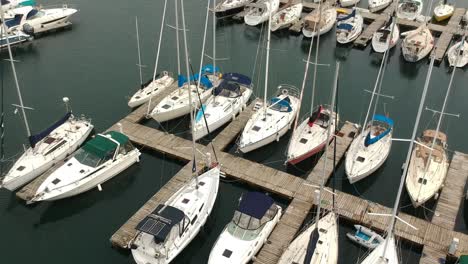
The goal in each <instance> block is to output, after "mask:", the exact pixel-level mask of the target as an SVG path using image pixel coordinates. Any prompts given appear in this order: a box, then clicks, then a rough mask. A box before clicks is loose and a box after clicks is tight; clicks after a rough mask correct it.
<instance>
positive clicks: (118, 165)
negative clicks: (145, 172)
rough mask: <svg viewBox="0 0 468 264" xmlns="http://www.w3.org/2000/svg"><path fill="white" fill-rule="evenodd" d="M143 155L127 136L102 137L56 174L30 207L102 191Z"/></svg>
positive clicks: (47, 180) (98, 137)
mask: <svg viewBox="0 0 468 264" xmlns="http://www.w3.org/2000/svg"><path fill="white" fill-rule="evenodd" d="M140 155H141V153H140V151H139V150H138V149H137V148H135V147H133V145H132V144H131V143H130V140H129V139H128V137H127V136H126V135H125V134H123V133H119V132H117V131H109V132H106V133H104V134H98V135H97V136H96V137H94V138H93V139H91V140H90V141H88V142H86V144H84V146H83V147H81V148H80V149H78V150H77V151H76V152H75V153H73V154H72V156H71V157H70V158H67V159H66V160H65V163H64V164H63V165H62V166H60V167H59V168H57V169H56V170H55V171H54V172H52V173H51V174H50V175H49V176H48V177H47V178H46V179H45V180H44V182H43V183H42V184H41V185H40V186H39V188H37V191H36V193H35V195H34V197H33V198H31V200H29V201H28V203H35V202H40V201H54V200H59V199H63V198H68V197H71V196H75V195H78V194H80V193H83V192H86V191H89V190H91V189H93V188H95V187H98V188H100V185H101V184H102V183H104V182H106V181H108V180H110V179H112V178H113V177H115V176H116V175H117V174H119V173H121V172H122V171H124V170H125V169H127V168H128V167H130V166H131V165H132V164H134V163H136V162H139V161H140V158H139V157H140Z"/></svg>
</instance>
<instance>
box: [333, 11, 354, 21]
mask: <svg viewBox="0 0 468 264" xmlns="http://www.w3.org/2000/svg"><path fill="white" fill-rule="evenodd" d="M355 16H356V9H354V10H353V12H351V14H349V15H347V16H342V17H338V18H337V19H336V21H343V20H347V19H349V18H352V17H355Z"/></svg>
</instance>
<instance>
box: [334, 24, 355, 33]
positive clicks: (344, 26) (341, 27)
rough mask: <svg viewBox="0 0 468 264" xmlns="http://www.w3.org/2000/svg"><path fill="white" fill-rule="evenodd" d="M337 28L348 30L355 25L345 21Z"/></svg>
mask: <svg viewBox="0 0 468 264" xmlns="http://www.w3.org/2000/svg"><path fill="white" fill-rule="evenodd" d="M336 28H337V29H342V30H346V31H351V30H352V29H353V25H351V24H348V23H343V24H339V25H338V26H337V27H336Z"/></svg>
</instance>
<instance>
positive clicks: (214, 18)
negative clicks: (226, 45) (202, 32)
mask: <svg viewBox="0 0 468 264" xmlns="http://www.w3.org/2000/svg"><path fill="white" fill-rule="evenodd" d="M209 5H210V1H208V8H209ZM215 8H216V0H213V11H212V14H213V73H214V74H216V14H215V12H214V10H215ZM203 41H204V40H203ZM202 54H204V53H202ZM200 69H201V67H200Z"/></svg>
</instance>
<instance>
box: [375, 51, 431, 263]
mask: <svg viewBox="0 0 468 264" xmlns="http://www.w3.org/2000/svg"><path fill="white" fill-rule="evenodd" d="M434 61H435V56H431V63H430V65H429V70H428V71H427V75H426V81H425V83H424V90H423V92H422V95H421V101H420V102H419V108H418V113H417V115H416V122H415V123H414V127H413V132H412V135H411V140H410V144H409V147H408V152H407V153H406V161H405V163H404V164H405V165H404V167H403V173H402V174H401V179H400V186H399V187H398V192H397V196H396V199H395V204H394V206H393V210H392V218H391V220H390V225H389V226H388V230H387V234H388V235H392V234H393V231H394V230H393V229H394V228H395V221H396V217H397V213H398V206H399V204H400V198H401V194H402V192H403V186H404V185H405V179H406V174H407V172H408V167H409V163H410V158H411V152H412V150H413V146H414V141H415V139H416V133H417V132H418V126H419V121H420V120H421V113H422V110H423V107H424V103H425V101H426V95H427V90H428V88H429V83H430V81H431V76H432V69H433V68H434ZM388 240H389V239H388V237H387V239H385V246H384V250H383V251H382V256H381V258H382V259H384V258H385V254H386V252H387V248H388Z"/></svg>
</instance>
